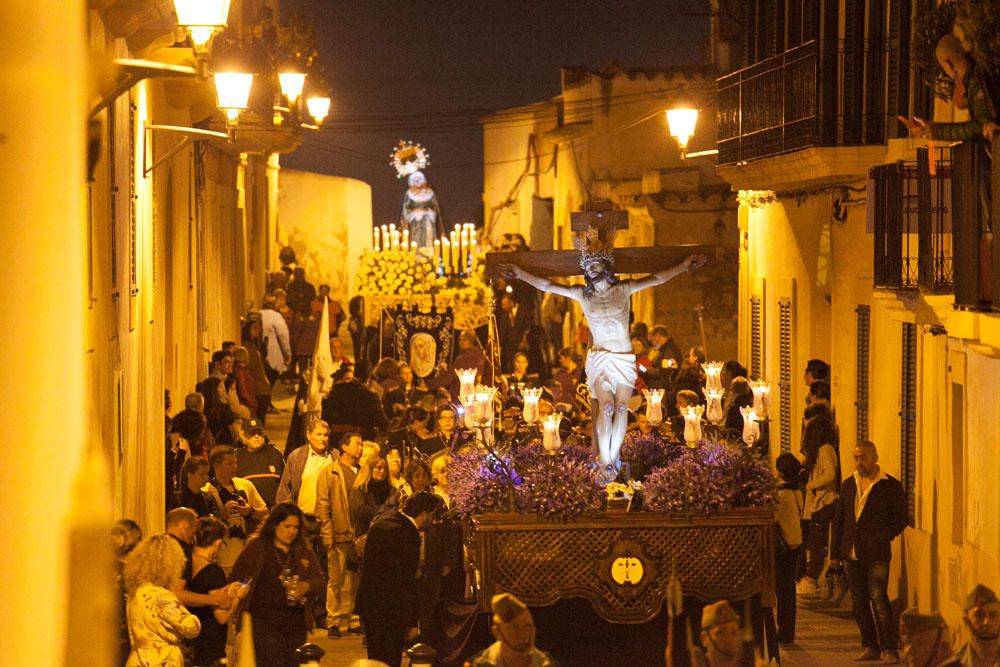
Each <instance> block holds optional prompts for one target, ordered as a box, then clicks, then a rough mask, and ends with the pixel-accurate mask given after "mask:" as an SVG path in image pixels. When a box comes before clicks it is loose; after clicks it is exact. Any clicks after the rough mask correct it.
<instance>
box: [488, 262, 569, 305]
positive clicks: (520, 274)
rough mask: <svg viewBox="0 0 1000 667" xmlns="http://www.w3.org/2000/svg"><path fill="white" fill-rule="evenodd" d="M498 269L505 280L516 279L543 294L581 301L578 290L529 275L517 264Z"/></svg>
mask: <svg viewBox="0 0 1000 667" xmlns="http://www.w3.org/2000/svg"><path fill="white" fill-rule="evenodd" d="M497 269H499V270H500V274H501V275H502V276H503V277H504V278H514V279H517V280H523V281H524V282H526V283H528V284H529V285H531V286H532V287H534V288H535V289H539V290H541V291H543V292H551V293H552V294H558V295H559V296H564V297H566V298H567V299H573V300H574V301H579V300H580V296H579V294H578V291H579V290H577V289H574V288H572V287H567V286H566V285H560V284H559V283H554V282H552V281H551V280H549V279H548V278H541V277H539V276H536V275H533V274H531V273H528V272H527V271H525V270H524V269H522V268H521V267H520V266H517V265H516V264H500V265H499V266H498V267H497Z"/></svg>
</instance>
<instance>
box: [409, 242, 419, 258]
mask: <svg viewBox="0 0 1000 667" xmlns="http://www.w3.org/2000/svg"><path fill="white" fill-rule="evenodd" d="M410 252H412V253H413V254H414V255H415V254H417V242H416V241H410Z"/></svg>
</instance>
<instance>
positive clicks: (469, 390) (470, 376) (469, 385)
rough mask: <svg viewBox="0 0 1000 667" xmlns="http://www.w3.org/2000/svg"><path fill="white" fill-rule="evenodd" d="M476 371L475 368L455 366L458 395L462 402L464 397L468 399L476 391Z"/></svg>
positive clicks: (464, 399)
mask: <svg viewBox="0 0 1000 667" xmlns="http://www.w3.org/2000/svg"><path fill="white" fill-rule="evenodd" d="M477 373H478V371H477V370H476V369H475V368H456V369H455V375H457V376H458V382H459V385H460V387H459V390H458V397H459V399H461V401H462V403H463V404H464V403H465V401H466V399H469V398H470V397H471V396H472V395H473V394H474V393H476V374H477Z"/></svg>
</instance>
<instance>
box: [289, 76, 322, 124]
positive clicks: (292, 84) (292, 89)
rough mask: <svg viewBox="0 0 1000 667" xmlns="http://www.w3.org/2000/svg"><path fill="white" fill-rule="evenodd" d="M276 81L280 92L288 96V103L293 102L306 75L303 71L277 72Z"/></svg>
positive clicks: (300, 91)
mask: <svg viewBox="0 0 1000 667" xmlns="http://www.w3.org/2000/svg"><path fill="white" fill-rule="evenodd" d="M278 83H279V84H281V94H282V95H284V96H285V97H287V98H288V103H289V104H295V100H297V99H299V95H301V94H302V87H303V86H304V85H305V84H306V75H305V73H303V72H294V71H293V72H279V73H278ZM324 115H325V114H324Z"/></svg>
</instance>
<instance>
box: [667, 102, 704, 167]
mask: <svg viewBox="0 0 1000 667" xmlns="http://www.w3.org/2000/svg"><path fill="white" fill-rule="evenodd" d="M697 124H698V110H697V109H692V108H689V107H677V108H674V109H667V127H668V128H669V130H670V136H671V137H673V138H674V139H675V140H676V141H677V145H678V146H680V149H681V155H684V154H686V153H687V147H688V141H689V140H690V139H691V137H693V136H694V128H695V125H697Z"/></svg>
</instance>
